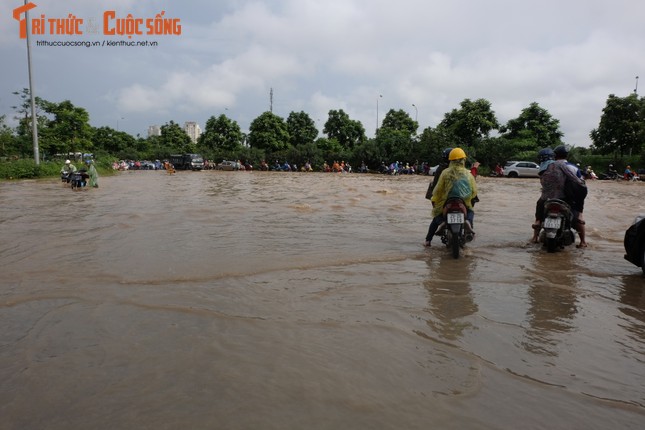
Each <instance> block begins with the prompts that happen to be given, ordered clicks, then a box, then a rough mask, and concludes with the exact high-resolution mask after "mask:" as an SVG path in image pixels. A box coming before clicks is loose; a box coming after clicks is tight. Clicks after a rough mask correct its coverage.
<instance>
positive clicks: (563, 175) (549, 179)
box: [532, 148, 587, 248]
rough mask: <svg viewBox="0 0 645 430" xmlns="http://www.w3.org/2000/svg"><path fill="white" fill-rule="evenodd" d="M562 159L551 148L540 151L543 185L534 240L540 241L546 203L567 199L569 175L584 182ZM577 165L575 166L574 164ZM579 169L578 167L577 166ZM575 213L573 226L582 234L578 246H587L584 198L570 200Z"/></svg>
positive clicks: (537, 206) (540, 173)
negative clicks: (583, 216) (583, 215)
mask: <svg viewBox="0 0 645 430" xmlns="http://www.w3.org/2000/svg"><path fill="white" fill-rule="evenodd" d="M561 160H562V159H560V160H558V161H556V153H555V151H554V150H552V149H551V148H544V149H541V150H540V151H539V152H538V161H539V162H540V172H539V175H540V184H541V185H542V194H541V196H540V198H539V199H538V201H537V203H536V206H535V222H534V223H533V225H532V227H533V239H532V240H533V242H536V243H537V242H538V235H539V232H540V228H541V226H542V221H544V203H545V202H546V201H547V200H549V199H559V200H563V201H567V198H566V193H565V183H566V180H567V176H568V177H569V179H570V180H573V181H577V182H580V183H582V184H584V181H583V180H582V179H580V178H578V176H577V175H576V174H575V173H574V171H573V169H571V168H570V167H569V166H567V165H566V164H565V163H566V162H564V161H561ZM574 167H575V166H574ZM576 170H577V168H576ZM567 203H569V205H570V206H571V210H572V213H573V228H574V229H575V230H576V231H577V232H578V235H579V236H580V244H579V245H577V247H578V248H586V247H587V242H586V241H585V221H584V219H582V211H583V208H584V200H583V201H581V202H569V201H567Z"/></svg>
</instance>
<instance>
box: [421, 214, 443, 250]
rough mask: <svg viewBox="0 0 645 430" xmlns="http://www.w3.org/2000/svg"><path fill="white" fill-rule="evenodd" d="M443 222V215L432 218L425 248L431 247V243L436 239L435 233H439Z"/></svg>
mask: <svg viewBox="0 0 645 430" xmlns="http://www.w3.org/2000/svg"><path fill="white" fill-rule="evenodd" d="M442 222H443V215H439V216H436V217H434V218H432V222H431V223H430V227H428V234H426V241H425V243H424V246H430V243H431V242H432V238H433V237H434V235H435V233H436V232H437V229H438V228H439V225H441V223H442Z"/></svg>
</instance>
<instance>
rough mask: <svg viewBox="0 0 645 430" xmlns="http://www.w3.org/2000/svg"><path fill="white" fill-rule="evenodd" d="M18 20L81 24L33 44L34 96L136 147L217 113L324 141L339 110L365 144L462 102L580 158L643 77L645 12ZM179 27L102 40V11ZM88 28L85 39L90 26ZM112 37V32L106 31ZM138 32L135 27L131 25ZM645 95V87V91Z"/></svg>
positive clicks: (497, 9) (41, 1)
mask: <svg viewBox="0 0 645 430" xmlns="http://www.w3.org/2000/svg"><path fill="white" fill-rule="evenodd" d="M23 3H24V1H23V0H1V2H0V5H1V6H0V58H2V66H1V68H0V73H1V76H2V79H1V81H0V115H2V114H6V115H7V119H8V120H9V121H10V125H13V124H11V118H12V117H13V115H14V113H13V111H12V109H11V106H13V105H15V104H16V103H17V101H18V99H17V98H16V96H14V95H12V92H14V91H18V90H20V89H22V88H26V87H28V85H29V81H28V73H27V70H28V68H27V53H26V42H25V40H24V39H20V38H19V23H18V21H16V20H14V19H13V17H12V12H13V9H14V8H16V7H18V6H21V5H22V4H23ZM33 3H35V4H36V5H37V7H36V8H35V9H33V10H32V11H31V12H30V18H31V19H33V18H39V17H40V16H41V15H45V17H46V18H47V19H50V18H68V17H69V15H70V14H72V15H74V16H75V17H78V18H83V19H84V24H83V26H81V30H85V31H84V33H85V34H83V35H81V36H79V35H64V36H54V35H49V34H45V35H35V36H32V64H33V79H34V89H35V93H36V95H38V96H40V97H42V98H44V99H46V100H49V101H52V102H61V101H63V100H70V101H71V102H72V103H73V104H74V105H75V106H79V107H83V108H85V109H86V110H87V111H88V112H89V114H90V122H91V124H92V125H93V126H95V127H100V126H110V127H112V128H118V129H120V130H123V131H127V132H129V133H131V134H133V135H136V134H141V135H142V136H144V137H145V136H146V135H147V129H148V126H149V125H153V124H156V125H163V124H165V123H168V122H169V121H171V120H173V121H175V122H177V123H179V124H181V125H183V124H184V122H185V121H197V122H198V123H199V124H200V126H201V127H202V128H204V125H205V122H206V120H207V119H208V118H209V117H211V116H219V115H220V114H226V115H227V116H228V117H230V118H232V119H234V120H236V121H237V122H238V123H239V125H240V127H241V129H242V130H243V131H247V130H248V128H249V125H250V123H251V121H253V119H255V118H256V117H257V116H259V115H260V114H262V113H263V112H265V111H268V110H269V108H270V106H271V105H270V91H271V89H273V112H274V113H275V114H277V115H280V116H281V117H283V118H285V119H286V118H287V117H288V115H289V113H290V112H292V111H295V112H300V111H304V112H306V113H308V114H309V115H310V116H311V118H312V119H313V120H314V121H316V123H317V126H318V128H319V129H322V127H323V124H324V123H325V121H326V119H327V116H328V112H329V110H331V109H343V110H344V111H345V112H346V113H347V114H348V115H349V116H350V118H352V119H355V120H359V121H361V122H362V123H363V126H364V127H365V130H366V132H367V135H368V136H373V135H374V130H375V128H376V125H377V120H378V121H379V122H380V121H382V120H383V117H384V116H385V113H386V112H387V111H388V110H390V109H396V110H398V109H403V110H405V111H407V112H408V113H409V114H410V115H411V117H412V118H417V120H418V122H419V125H420V127H419V132H421V131H422V130H423V129H424V128H426V127H429V126H430V127H436V125H437V124H438V123H439V122H440V121H441V119H442V118H443V116H444V114H445V113H447V112H450V111H451V110H452V109H455V108H459V104H460V103H461V102H462V101H463V100H464V99H466V98H469V99H471V100H476V99H479V98H484V99H487V100H488V101H489V102H490V103H491V104H492V109H493V110H494V111H495V113H496V115H497V118H498V120H499V121H500V122H501V123H506V122H507V121H508V120H509V119H512V118H516V117H517V116H518V115H519V114H520V112H521V111H522V109H524V108H526V107H528V106H529V104H531V103H532V102H537V103H538V104H539V105H540V106H541V107H542V108H544V109H546V110H548V111H549V112H550V113H551V115H552V116H553V117H554V118H556V119H558V120H559V121H560V127H561V130H562V131H563V132H564V141H565V142H566V143H567V144H569V145H575V146H589V145H590V141H589V137H588V135H589V132H590V130H591V129H593V128H596V127H597V126H598V122H599V120H600V115H601V114H602V109H603V107H604V106H605V102H606V100H607V97H608V95H609V94H615V95H617V96H620V97H625V96H627V95H629V94H630V93H633V92H634V90H635V89H636V84H637V79H636V76H638V75H639V74H640V75H642V76H643V77H644V78H645V55H644V54H645V1H642V0H542V1H539V2H537V1H524V0H441V1H436V0H398V1H396V2H394V1H385V0H269V1H253V0H248V1H247V0H219V1H218V0H208V1H206V0H183V1H179V0H110V1H98V0H97V1H94V0H66V1H60V0H33ZM108 10H114V11H115V12H116V16H117V18H126V17H127V15H128V14H131V15H132V16H133V17H134V18H141V19H143V20H144V23H145V20H146V19H154V18H155V16H156V15H157V14H160V13H161V12H162V11H164V17H165V18H176V19H179V23H180V25H181V34H180V35H146V34H142V35H134V36H133V37H132V38H128V37H127V36H126V35H124V36H119V35H116V36H106V35H103V34H102V33H103V13H104V12H105V11H108ZM90 20H93V21H94V22H95V23H96V24H98V34H90V33H89V29H88V28H87V27H88V22H89V21H90ZM109 24H110V27H111V28H114V26H115V22H114V21H110V23H109ZM142 30H143V32H144V33H145V32H146V31H147V29H146V28H145V24H144V25H143V26H142ZM37 41H49V42H53V41H66V42H70V41H76V42H78V41H90V42H97V41H98V42H101V44H102V43H103V41H128V42H131V41H148V42H157V44H158V46H156V47H126V46H110V47H108V46H96V47H90V48H86V47H54V46H36V42H37ZM641 84H642V90H641V89H640V88H639V90H638V92H639V93H640V94H643V93H644V92H645V82H642V83H641Z"/></svg>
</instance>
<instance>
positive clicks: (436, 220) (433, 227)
mask: <svg viewBox="0 0 645 430" xmlns="http://www.w3.org/2000/svg"><path fill="white" fill-rule="evenodd" d="M450 151H452V148H446V149H444V150H443V152H442V153H441V161H440V162H439V166H438V167H437V170H436V171H435V172H434V177H433V179H432V182H430V184H428V191H426V199H428V200H431V199H432V191H433V190H434V188H435V187H436V186H437V182H439V176H441V172H443V171H444V170H445V169H446V168H447V167H448V164H450V160H449V159H448V157H449V156H450ZM441 221H442V218H441V217H434V216H433V217H432V221H431V222H430V226H429V227H428V234H426V240H425V242H424V246H430V244H431V242H432V238H433V237H434V235H435V233H436V232H437V229H438V228H439V225H440V224H441Z"/></svg>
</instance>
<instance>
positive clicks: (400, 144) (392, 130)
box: [375, 109, 419, 162]
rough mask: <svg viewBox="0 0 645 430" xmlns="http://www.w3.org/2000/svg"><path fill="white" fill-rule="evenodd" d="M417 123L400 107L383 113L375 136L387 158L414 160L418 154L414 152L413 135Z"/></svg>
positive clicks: (417, 125)
mask: <svg viewBox="0 0 645 430" xmlns="http://www.w3.org/2000/svg"><path fill="white" fill-rule="evenodd" d="M417 128H419V124H418V123H417V122H416V121H414V120H413V119H412V118H411V117H410V115H408V113H407V112H405V111H404V110H402V109H400V110H398V111H395V110H394V109H390V111H389V112H388V113H387V114H385V118H383V123H382V125H381V128H379V130H378V134H377V136H376V139H375V140H376V145H377V146H378V147H380V148H381V154H382V155H383V156H384V157H385V158H386V159H387V160H390V161H392V160H399V161H402V162H406V161H407V162H414V161H415V159H416V158H418V155H417V154H415V153H414V135H415V134H416V132H417Z"/></svg>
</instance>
